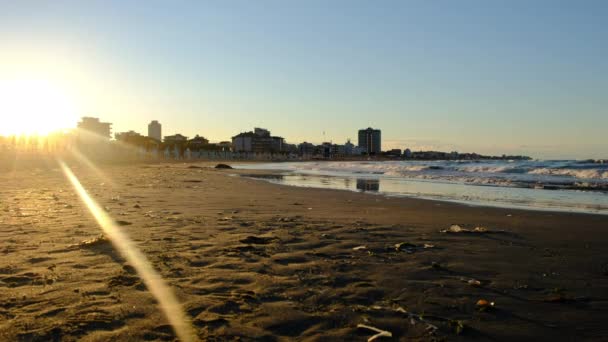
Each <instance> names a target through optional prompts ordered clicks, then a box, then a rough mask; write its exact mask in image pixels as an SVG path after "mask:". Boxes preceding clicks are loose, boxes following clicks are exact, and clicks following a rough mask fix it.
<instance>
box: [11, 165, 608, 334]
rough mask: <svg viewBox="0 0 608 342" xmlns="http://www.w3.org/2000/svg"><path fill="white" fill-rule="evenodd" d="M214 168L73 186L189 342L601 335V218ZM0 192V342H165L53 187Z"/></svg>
mask: <svg viewBox="0 0 608 342" xmlns="http://www.w3.org/2000/svg"><path fill="white" fill-rule="evenodd" d="M214 165H215V162H207V163H187V164H186V163H172V164H152V165H133V166H124V165H119V166H103V167H101V171H102V172H103V175H105V176H106V177H107V178H108V179H111V180H112V184H110V183H109V182H107V181H103V180H102V179H100V175H99V174H97V173H95V172H93V171H92V170H88V169H86V168H85V167H84V166H80V167H77V168H74V173H75V174H76V176H77V177H78V178H79V179H80V180H81V182H82V184H83V186H84V187H85V188H86V189H87V190H88V192H89V193H90V194H91V196H93V197H94V198H95V199H96V200H97V201H98V202H99V203H100V205H102V206H103V207H104V208H105V210H106V211H107V212H108V213H109V215H111V216H112V218H113V219H115V220H117V221H120V222H121V226H120V227H121V229H123V230H124V232H125V233H127V234H128V235H129V236H130V237H131V238H132V239H133V240H134V241H135V243H136V245H137V246H138V247H139V248H140V249H142V251H143V252H144V253H145V255H146V256H147V257H148V258H149V259H150V260H151V262H152V266H153V267H154V268H155V269H156V270H158V272H159V273H160V274H161V275H162V277H163V278H164V279H165V280H166V281H167V283H168V284H169V286H170V287H171V288H172V289H173V291H175V294H176V296H177V297H178V299H179V300H180V302H181V303H182V305H183V307H184V310H185V311H186V314H187V315H188V317H189V318H190V319H191V320H192V324H193V326H194V329H195V331H196V333H197V336H198V338H200V339H201V340H205V339H214V338H215V339H235V338H242V339H246V340H247V339H265V340H270V341H287V340H293V339H299V340H319V339H324V340H352V341H365V340H367V339H368V338H369V337H370V336H372V335H373V334H370V332H369V331H366V330H365V329H360V328H357V325H358V324H365V325H369V326H373V327H376V328H379V329H383V330H387V331H390V332H391V333H392V334H393V336H394V338H396V339H415V340H432V339H445V340H468V339H482V340H488V339H496V340H507V339H530V338H532V337H534V336H536V337H538V336H543V338H546V339H553V340H572V339H587V340H594V339H598V340H600V339H602V338H603V337H604V336H606V335H607V334H608V328H606V327H605V325H604V324H603V322H605V321H606V319H608V297H606V293H608V258H607V257H606V255H605V246H606V245H607V244H608V229H606V228H607V226H606V225H607V219H606V217H605V216H603V215H588V214H575V213H555V212H535V211H527V210H516V209H514V210H510V209H500V208H489V207H471V206H466V205H460V204H455V203H445V202H438V201H432V200H423V199H411V198H392V197H385V196H367V194H364V193H357V192H350V191H335V190H332V189H311V188H300V187H290V186H281V185H279V184H271V183H268V182H260V181H259V180H253V179H248V178H244V177H233V176H230V174H232V173H234V172H235V171H237V170H235V169H232V170H219V169H214V168H212V167H213V166H214ZM0 184H1V185H0V186H1V187H2V188H1V189H2V193H3V201H2V202H1V203H0V210H1V211H0V212H1V213H2V215H1V216H0V253H2V255H3V258H2V261H1V262H0V298H3V299H0V339H3V340H49V339H51V340H52V339H64V340H75V339H85V340H109V339H114V340H116V339H118V340H124V339H127V340H128V339H130V340H142V339H148V340H167V339H169V340H171V339H173V338H175V335H174V334H173V332H172V331H171V329H170V328H169V327H168V325H167V321H166V319H165V318H164V317H162V316H161V315H160V313H159V311H158V308H157V307H156V305H157V304H156V302H155V301H154V300H153V298H152V297H151V295H150V293H149V292H148V291H147V289H146V288H145V286H144V285H143V284H142V283H141V280H139V278H138V277H137V276H136V275H135V274H133V273H132V271H131V269H132V267H131V266H130V265H128V263H126V262H125V261H124V260H123V259H122V258H121V257H120V256H119V255H117V254H116V252H115V251H114V249H113V248H112V246H111V245H110V244H109V243H107V242H104V241H103V240H102V241H100V242H98V243H96V244H95V245H87V244H83V241H89V240H91V239H95V238H97V237H98V236H99V234H100V229H99V228H98V227H97V226H96V224H95V221H94V220H93V219H92V218H91V217H90V215H89V214H88V213H87V211H86V208H85V207H84V206H83V205H82V204H81V203H80V201H79V200H78V198H77V197H76V195H75V194H74V192H73V190H72V189H71V188H70V186H69V184H68V183H67V181H66V180H65V178H64V177H63V175H62V174H61V173H60V172H59V171H57V170H52V169H51V170H44V171H37V172H24V173H16V174H6V173H5V174H0ZM451 225H459V226H460V227H461V228H463V229H467V230H473V229H474V228H476V227H483V228H484V229H485V230H480V231H479V232H468V231H463V232H458V233H456V232H455V233H450V232H445V233H443V232H442V231H444V230H448V229H449V228H450V226H451ZM471 281H473V282H471ZM477 282H479V285H477ZM470 284H473V285H470ZM480 299H484V300H488V301H491V302H494V303H496V304H495V306H494V307H492V308H489V309H487V310H479V309H478V308H477V307H476V303H477V301H479V300H480ZM420 317H423V319H422V320H420V319H419V318H420ZM412 319H413V320H414V323H415V324H412V323H411V321H412ZM430 326H433V327H434V328H429V327H430Z"/></svg>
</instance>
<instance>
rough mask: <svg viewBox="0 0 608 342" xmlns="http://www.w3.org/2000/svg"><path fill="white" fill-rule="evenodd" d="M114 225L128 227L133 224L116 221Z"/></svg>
mask: <svg viewBox="0 0 608 342" xmlns="http://www.w3.org/2000/svg"><path fill="white" fill-rule="evenodd" d="M116 224H117V225H119V226H130V225H132V224H133V223H131V222H129V221H121V220H118V221H116Z"/></svg>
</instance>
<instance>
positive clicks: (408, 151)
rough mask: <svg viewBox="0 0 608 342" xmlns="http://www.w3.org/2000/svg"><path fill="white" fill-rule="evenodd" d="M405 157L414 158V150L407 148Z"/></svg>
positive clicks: (404, 153)
mask: <svg viewBox="0 0 608 342" xmlns="http://www.w3.org/2000/svg"><path fill="white" fill-rule="evenodd" d="M403 157H404V158H407V159H409V158H412V150H410V149H409V148H406V149H405V151H403Z"/></svg>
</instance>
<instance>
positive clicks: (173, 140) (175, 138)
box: [165, 133, 188, 145]
mask: <svg viewBox="0 0 608 342" xmlns="http://www.w3.org/2000/svg"><path fill="white" fill-rule="evenodd" d="M187 141H188V137H186V136H183V135H181V134H179V133H178V134H175V135H168V136H166V137H165V144H168V145H171V144H183V143H186V142H187Z"/></svg>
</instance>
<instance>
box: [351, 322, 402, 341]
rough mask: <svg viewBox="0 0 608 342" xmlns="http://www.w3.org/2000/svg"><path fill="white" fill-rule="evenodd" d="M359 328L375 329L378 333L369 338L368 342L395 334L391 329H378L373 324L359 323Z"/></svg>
mask: <svg viewBox="0 0 608 342" xmlns="http://www.w3.org/2000/svg"><path fill="white" fill-rule="evenodd" d="M357 328H360V329H368V330H371V331H375V332H376V333H377V334H376V335H374V336H372V337H370V338H368V339H367V342H371V341H374V340H375V339H377V338H380V337H393V334H392V333H391V332H390V331H386V330H382V329H378V328H375V327H372V326H369V325H365V324H357Z"/></svg>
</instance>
